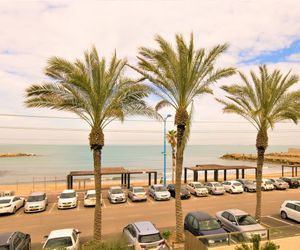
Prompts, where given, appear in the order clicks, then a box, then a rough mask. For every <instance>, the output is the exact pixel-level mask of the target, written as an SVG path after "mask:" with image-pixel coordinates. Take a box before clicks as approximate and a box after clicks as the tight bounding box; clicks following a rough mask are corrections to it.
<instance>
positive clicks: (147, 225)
mask: <svg viewBox="0 0 300 250" xmlns="http://www.w3.org/2000/svg"><path fill="white" fill-rule="evenodd" d="M133 225H134V226H135V227H136V229H137V230H138V232H139V234H140V235H148V234H156V233H159V231H158V230H157V229H156V227H155V226H154V225H153V223H152V222H150V221H138V222H135V223H133Z"/></svg>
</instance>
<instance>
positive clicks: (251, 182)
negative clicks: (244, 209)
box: [245, 181, 254, 185]
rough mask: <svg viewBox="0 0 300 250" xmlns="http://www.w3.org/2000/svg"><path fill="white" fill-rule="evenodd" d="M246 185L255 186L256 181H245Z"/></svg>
mask: <svg viewBox="0 0 300 250" xmlns="http://www.w3.org/2000/svg"><path fill="white" fill-rule="evenodd" d="M245 184H248V185H251V184H254V181H245Z"/></svg>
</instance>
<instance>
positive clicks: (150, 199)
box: [147, 198, 155, 204]
mask: <svg viewBox="0 0 300 250" xmlns="http://www.w3.org/2000/svg"><path fill="white" fill-rule="evenodd" d="M147 201H149V203H151V204H155V202H154V201H153V200H152V198H148V199H147Z"/></svg>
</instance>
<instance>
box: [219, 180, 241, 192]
mask: <svg viewBox="0 0 300 250" xmlns="http://www.w3.org/2000/svg"><path fill="white" fill-rule="evenodd" d="M222 185H223V187H224V188H225V191H226V192H229V193H231V194H241V193H243V192H244V188H243V185H242V184H241V183H240V182H238V181H224V182H223V183H222Z"/></svg>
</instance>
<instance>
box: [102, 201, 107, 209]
mask: <svg viewBox="0 0 300 250" xmlns="http://www.w3.org/2000/svg"><path fill="white" fill-rule="evenodd" d="M102 205H103V207H104V208H106V204H105V202H104V200H102Z"/></svg>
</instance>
